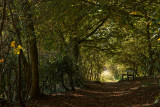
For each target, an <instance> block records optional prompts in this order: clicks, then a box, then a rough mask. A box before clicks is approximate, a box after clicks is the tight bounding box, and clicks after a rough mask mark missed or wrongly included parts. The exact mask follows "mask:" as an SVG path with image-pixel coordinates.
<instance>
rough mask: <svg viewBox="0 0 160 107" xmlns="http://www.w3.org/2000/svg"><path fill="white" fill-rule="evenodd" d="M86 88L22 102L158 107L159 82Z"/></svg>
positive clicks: (57, 106) (58, 106)
mask: <svg viewBox="0 0 160 107" xmlns="http://www.w3.org/2000/svg"><path fill="white" fill-rule="evenodd" d="M85 85H86V86H87V87H86V88H83V89H82V88H81V89H77V91H68V92H64V93H57V95H56V94H53V95H49V96H44V97H41V98H38V99H36V100H32V101H28V102H25V104H26V106H27V107H160V103H158V104H156V105H154V102H155V97H157V96H158V94H159V92H158V78H156V79H155V78H154V79H153V78H138V79H136V80H132V81H119V82H106V83H98V82H88V83H85Z"/></svg>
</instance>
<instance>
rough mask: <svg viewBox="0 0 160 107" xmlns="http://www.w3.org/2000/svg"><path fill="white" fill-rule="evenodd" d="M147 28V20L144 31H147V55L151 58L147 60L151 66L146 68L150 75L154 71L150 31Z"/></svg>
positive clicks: (148, 27)
mask: <svg viewBox="0 0 160 107" xmlns="http://www.w3.org/2000/svg"><path fill="white" fill-rule="evenodd" d="M149 30H150V23H149V22H148V24H147V28H146V31H147V40H148V55H149V58H151V60H150V62H149V64H151V67H150V68H149V70H148V74H149V76H151V75H153V74H154V72H153V54H152V44H151V37H150V31H149Z"/></svg>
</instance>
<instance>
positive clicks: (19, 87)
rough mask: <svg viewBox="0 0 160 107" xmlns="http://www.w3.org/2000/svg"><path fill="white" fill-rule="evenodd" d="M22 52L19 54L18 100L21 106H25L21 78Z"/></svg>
mask: <svg viewBox="0 0 160 107" xmlns="http://www.w3.org/2000/svg"><path fill="white" fill-rule="evenodd" d="M21 74H22V72H21V52H20V54H19V55H18V100H19V103H20V106H21V107H25V105H24V102H23V100H22V94H21V93H22V82H21V81H22V79H21Z"/></svg>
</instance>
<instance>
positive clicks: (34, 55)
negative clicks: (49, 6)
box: [22, 0, 40, 98]
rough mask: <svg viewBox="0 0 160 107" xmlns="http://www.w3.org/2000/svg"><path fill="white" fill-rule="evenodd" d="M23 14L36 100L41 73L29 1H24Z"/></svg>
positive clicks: (33, 96) (32, 89)
mask: <svg viewBox="0 0 160 107" xmlns="http://www.w3.org/2000/svg"><path fill="white" fill-rule="evenodd" d="M22 8H23V13H24V16H25V18H26V24H27V26H26V29H27V33H28V35H29V37H30V40H29V44H30V57H31V67H32V86H31V97H32V98H35V97H37V96H39V94H40V89H39V71H38V50H37V40H36V35H35V32H34V24H33V20H32V18H33V17H32V14H31V13H32V12H31V10H30V4H29V1H28V0H24V1H23V5H22Z"/></svg>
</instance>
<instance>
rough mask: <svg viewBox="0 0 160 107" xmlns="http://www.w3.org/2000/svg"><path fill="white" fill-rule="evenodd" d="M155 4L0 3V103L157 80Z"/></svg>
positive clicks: (125, 0) (106, 0)
mask: <svg viewBox="0 0 160 107" xmlns="http://www.w3.org/2000/svg"><path fill="white" fill-rule="evenodd" d="M159 33H160V1H159V0H0V97H1V99H5V100H7V101H8V102H11V103H15V102H20V103H22V104H23V101H25V100H27V99H30V98H36V97H37V96H39V95H40V94H41V93H53V92H56V91H64V90H75V87H81V86H83V83H84V81H102V77H101V74H102V73H103V71H104V69H107V70H111V71H112V73H113V76H114V79H117V80H119V79H121V74H122V73H123V72H124V71H125V69H126V68H131V69H133V70H134V71H136V75H137V76H158V75H159V74H160V39H159V38H160V34H159Z"/></svg>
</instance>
